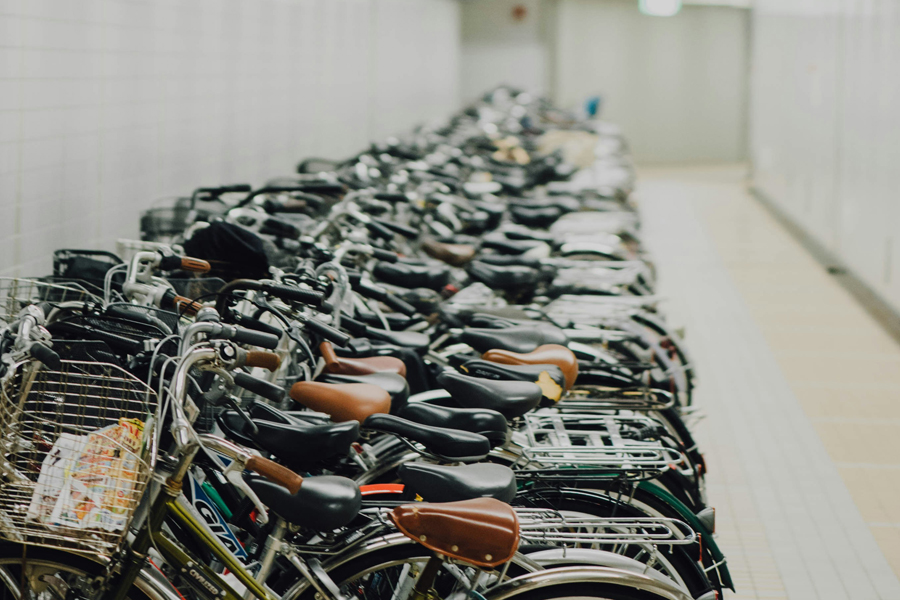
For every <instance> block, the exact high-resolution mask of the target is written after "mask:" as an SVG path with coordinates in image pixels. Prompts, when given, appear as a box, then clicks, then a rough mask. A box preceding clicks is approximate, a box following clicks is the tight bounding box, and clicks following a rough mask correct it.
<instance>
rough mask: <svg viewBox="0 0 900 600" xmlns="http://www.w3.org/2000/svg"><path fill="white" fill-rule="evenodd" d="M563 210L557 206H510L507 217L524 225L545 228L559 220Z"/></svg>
mask: <svg viewBox="0 0 900 600" xmlns="http://www.w3.org/2000/svg"><path fill="white" fill-rule="evenodd" d="M564 213H565V211H564V210H563V209H561V208H560V207H558V206H543V207H530V206H510V207H509V217H510V219H512V220H513V222H514V223H519V224H520V225H525V226H526V227H536V228H538V229H546V228H547V227H550V226H551V225H553V224H554V223H555V222H556V221H558V220H559V218H560V217H561V216H563V214H564Z"/></svg>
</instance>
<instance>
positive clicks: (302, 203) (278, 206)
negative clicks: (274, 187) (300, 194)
mask: <svg viewBox="0 0 900 600" xmlns="http://www.w3.org/2000/svg"><path fill="white" fill-rule="evenodd" d="M305 195H306V194H304V196H305ZM309 209H310V204H309V202H307V201H306V200H298V199H296V198H289V199H287V200H267V201H266V202H264V203H263V210H265V211H266V212H267V213H269V214H277V213H298V212H306V211H307V210H309Z"/></svg>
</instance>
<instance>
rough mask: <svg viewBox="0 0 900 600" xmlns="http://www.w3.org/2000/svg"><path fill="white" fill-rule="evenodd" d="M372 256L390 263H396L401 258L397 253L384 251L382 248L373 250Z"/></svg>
mask: <svg viewBox="0 0 900 600" xmlns="http://www.w3.org/2000/svg"><path fill="white" fill-rule="evenodd" d="M372 256H373V257H374V258H377V259H378V260H380V261H383V262H388V263H395V262H397V261H398V260H400V257H399V256H397V253H396V252H391V251H390V250H382V249H381V248H373V249H372Z"/></svg>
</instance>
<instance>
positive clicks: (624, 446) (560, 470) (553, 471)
mask: <svg viewBox="0 0 900 600" xmlns="http://www.w3.org/2000/svg"><path fill="white" fill-rule="evenodd" d="M637 427H640V428H642V429H646V428H653V429H657V428H660V427H661V425H660V424H659V423H658V422H657V421H655V420H653V419H651V418H649V417H645V416H640V415H636V416H619V415H599V414H587V413H569V414H567V413H548V412H541V413H534V414H530V415H525V417H524V426H523V428H522V429H521V430H520V431H519V432H517V435H516V436H515V437H514V441H516V442H517V443H518V444H519V445H520V453H519V457H518V459H517V460H516V461H515V462H514V463H513V464H512V465H511V466H512V467H513V468H514V469H516V477H517V478H518V479H519V480H520V481H524V480H529V479H536V480H539V481H550V480H569V479H573V478H577V479H623V478H624V479H634V480H637V479H649V478H652V477H655V476H657V475H659V474H660V473H662V472H663V471H665V470H666V469H668V468H669V467H670V465H672V464H678V463H680V462H681V461H682V460H683V457H682V454H681V452H680V451H678V450H676V449H675V448H670V447H667V446H665V445H663V444H662V442H660V441H657V440H653V441H646V440H642V439H631V438H629V437H627V436H626V435H623V433H624V429H623V428H637ZM516 438H518V439H516Z"/></svg>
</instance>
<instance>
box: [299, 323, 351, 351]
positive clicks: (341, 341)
mask: <svg viewBox="0 0 900 600" xmlns="http://www.w3.org/2000/svg"><path fill="white" fill-rule="evenodd" d="M303 325H304V326H305V327H306V328H307V329H308V330H310V331H312V332H313V333H315V334H316V335H318V336H320V337H323V338H325V339H326V340H328V341H329V342H332V343H333V344H337V345H338V346H346V345H347V343H348V342H349V341H350V336H349V335H347V334H346V333H344V332H342V331H339V330H337V329H335V328H334V327H331V326H330V325H326V324H325V323H322V322H320V321H316V320H315V319H307V320H306V321H305V322H304V323H303Z"/></svg>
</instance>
